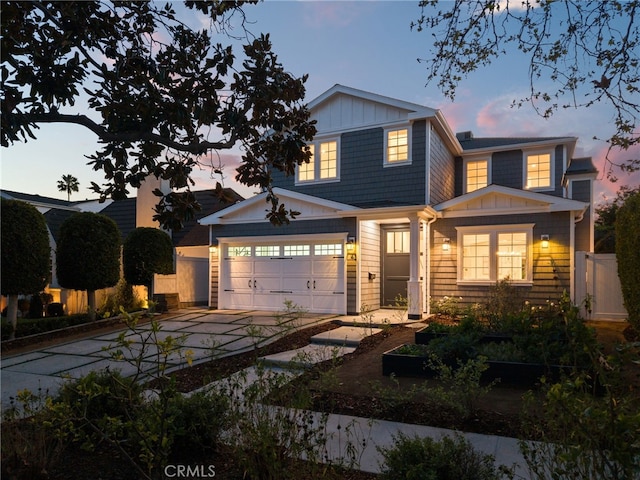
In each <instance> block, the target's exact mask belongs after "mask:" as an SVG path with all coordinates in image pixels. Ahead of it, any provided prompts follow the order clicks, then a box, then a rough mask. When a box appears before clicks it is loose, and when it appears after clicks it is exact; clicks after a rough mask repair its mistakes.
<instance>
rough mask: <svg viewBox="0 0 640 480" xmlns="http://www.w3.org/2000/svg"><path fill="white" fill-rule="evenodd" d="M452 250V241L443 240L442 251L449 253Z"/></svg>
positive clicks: (448, 239)
mask: <svg viewBox="0 0 640 480" xmlns="http://www.w3.org/2000/svg"><path fill="white" fill-rule="evenodd" d="M450 250H451V239H450V238H443V239H442V251H443V252H445V253H448V252H449V251H450Z"/></svg>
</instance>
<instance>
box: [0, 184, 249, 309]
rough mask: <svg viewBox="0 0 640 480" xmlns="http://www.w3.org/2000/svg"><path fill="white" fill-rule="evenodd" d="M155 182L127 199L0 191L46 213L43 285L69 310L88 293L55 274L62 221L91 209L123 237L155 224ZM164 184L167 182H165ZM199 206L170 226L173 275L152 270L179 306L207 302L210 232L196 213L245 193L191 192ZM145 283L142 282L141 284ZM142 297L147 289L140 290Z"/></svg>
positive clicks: (157, 289)
mask: <svg viewBox="0 0 640 480" xmlns="http://www.w3.org/2000/svg"><path fill="white" fill-rule="evenodd" d="M155 188H161V189H162V188H164V185H161V184H160V183H158V182H153V181H147V182H144V183H143V186H142V187H141V188H140V189H139V190H138V195H137V196H136V197H132V198H127V199H125V200H119V201H112V200H107V201H105V202H103V203H100V202H98V201H97V200H85V201H79V202H67V201H66V200H60V199H56V198H49V197H44V196H41V195H31V194H25V193H20V192H13V191H7V190H3V191H1V192H0V195H1V196H2V197H3V198H6V199H13V200H21V201H24V202H27V203H30V204H32V205H34V206H35V207H36V208H37V209H38V211H40V213H42V214H43V215H44V217H45V221H46V223H47V228H48V230H49V243H50V244H51V250H52V255H51V257H52V279H51V283H50V284H49V286H48V287H47V289H46V291H47V293H50V294H51V295H52V296H53V301H54V302H60V303H63V304H64V306H65V311H66V312H67V313H78V312H83V311H86V308H87V299H86V293H85V292H78V291H73V290H68V289H65V288H62V287H61V286H60V284H59V283H58V280H57V276H56V262H55V249H56V240H57V238H58V234H59V232H60V226H61V225H62V223H63V222H64V221H65V220H66V219H67V218H69V217H70V216H71V215H73V214H74V213H77V212H87V211H90V212H94V213H100V214H103V215H106V216H108V217H110V218H111V219H113V220H114V221H115V222H116V225H117V226H118V229H119V230H120V235H121V239H122V241H123V242H124V239H125V238H126V237H127V235H128V234H129V233H131V231H133V230H134V229H135V228H136V227H141V226H145V227H149V226H152V227H157V226H158V225H157V222H154V221H153V220H152V217H153V213H154V212H153V207H154V206H155V203H156V202H157V197H156V196H155V195H153V193H152V192H153V190H154V189H155ZM165 190H166V188H165ZM193 193H194V195H195V197H196V200H197V201H198V203H199V204H200V206H201V210H200V212H198V214H197V215H196V218H193V219H190V220H188V221H186V222H185V223H184V228H183V229H182V230H180V231H177V232H171V237H172V241H173V245H174V248H175V273H174V274H172V275H156V278H155V282H154V294H174V295H175V294H177V297H178V298H179V300H180V305H181V306H191V305H207V303H208V298H209V295H208V285H209V243H210V242H209V232H208V228H207V227H204V226H202V225H200V224H199V223H198V221H197V220H198V219H199V218H201V217H204V216H207V215H210V214H212V213H213V212H216V211H217V210H220V209H221V208H224V207H227V206H229V205H230V204H233V203H235V202H238V201H240V200H243V197H242V196H240V195H239V194H238V193H236V192H235V191H233V190H232V189H226V190H225V194H226V196H227V197H228V198H229V199H230V200H229V201H226V202H223V201H221V200H220V199H219V198H218V197H217V196H216V195H215V192H214V190H202V191H197V192H193ZM139 288H141V289H143V287H139ZM109 291H110V289H104V290H101V291H99V292H96V294H97V295H96V300H97V303H98V305H99V304H100V303H101V302H102V300H103V299H104V298H105V296H106V295H107V294H108V293H109ZM138 294H139V296H140V297H142V298H146V291H141V292H138Z"/></svg>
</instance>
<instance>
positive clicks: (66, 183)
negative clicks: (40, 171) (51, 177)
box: [58, 174, 80, 202]
mask: <svg viewBox="0 0 640 480" xmlns="http://www.w3.org/2000/svg"><path fill="white" fill-rule="evenodd" d="M79 186H80V183H78V179H77V178H76V177H74V176H73V175H71V174H69V175H62V180H58V191H59V192H67V202H68V201H70V200H71V193H72V192H77V191H78V187H79Z"/></svg>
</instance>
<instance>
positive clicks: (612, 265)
mask: <svg viewBox="0 0 640 480" xmlns="http://www.w3.org/2000/svg"><path fill="white" fill-rule="evenodd" d="M575 292H576V297H575V299H574V301H575V302H576V303H580V302H582V301H584V300H585V298H590V299H591V314H590V315H589V314H588V313H586V314H585V315H586V318H589V319H591V320H626V318H627V311H626V310H625V308H624V303H623V300H622V288H621V287H620V279H619V278H618V263H617V261H616V255H615V254H614V253H598V254H594V253H589V252H576V288H575ZM583 312H584V311H583Z"/></svg>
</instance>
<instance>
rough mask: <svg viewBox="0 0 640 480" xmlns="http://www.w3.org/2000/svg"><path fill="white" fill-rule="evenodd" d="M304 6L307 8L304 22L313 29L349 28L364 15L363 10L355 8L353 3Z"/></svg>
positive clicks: (319, 3)
mask: <svg viewBox="0 0 640 480" xmlns="http://www.w3.org/2000/svg"><path fill="white" fill-rule="evenodd" d="M358 3H361V2H358ZM303 4H304V6H305V7H306V10H305V13H304V15H303V22H304V24H305V25H306V26H308V27H312V28H326V27H339V28H343V27H348V26H349V25H351V24H352V23H353V22H354V21H355V20H357V19H359V18H361V17H362V14H363V11H362V8H357V7H355V6H354V5H352V2H315V1H311V2H304V3H303ZM358 7H362V4H360V5H358Z"/></svg>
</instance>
